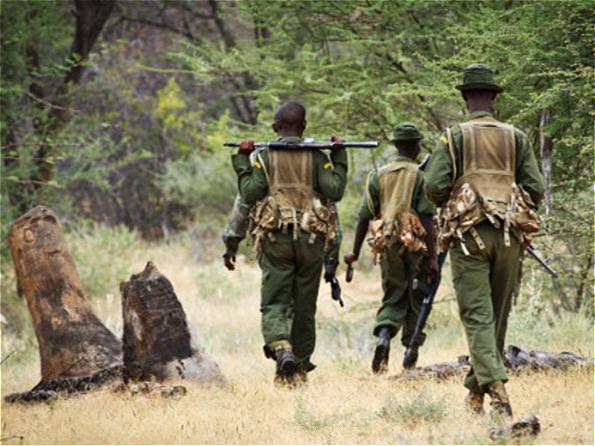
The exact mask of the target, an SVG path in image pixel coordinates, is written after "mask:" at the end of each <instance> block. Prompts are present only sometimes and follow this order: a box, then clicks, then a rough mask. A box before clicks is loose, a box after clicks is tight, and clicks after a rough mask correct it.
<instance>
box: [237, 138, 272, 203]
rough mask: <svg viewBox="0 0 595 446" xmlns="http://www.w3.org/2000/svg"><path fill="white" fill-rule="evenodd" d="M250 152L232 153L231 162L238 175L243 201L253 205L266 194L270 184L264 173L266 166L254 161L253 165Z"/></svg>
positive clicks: (239, 189)
mask: <svg viewBox="0 0 595 446" xmlns="http://www.w3.org/2000/svg"><path fill="white" fill-rule="evenodd" d="M240 150H242V149H240ZM249 153H250V152H247V153H245V152H244V153H242V152H240V153H237V154H236V155H232V157H231V162H232V165H233V169H234V170H235V172H236V175H237V176H238V191H239V192H240V195H241V197H242V201H243V202H244V203H245V204H247V205H248V206H252V205H253V204H254V203H256V202H257V201H260V200H262V199H263V198H264V197H265V196H266V194H267V192H268V190H269V185H268V182H267V179H266V175H265V173H264V166H262V165H261V164H260V163H254V166H252V165H251V164H250V157H249Z"/></svg>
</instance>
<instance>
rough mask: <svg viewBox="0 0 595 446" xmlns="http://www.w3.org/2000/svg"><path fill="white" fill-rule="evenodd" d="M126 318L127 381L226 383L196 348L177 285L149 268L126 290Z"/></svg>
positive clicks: (149, 265) (124, 286)
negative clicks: (185, 380) (173, 285)
mask: <svg viewBox="0 0 595 446" xmlns="http://www.w3.org/2000/svg"><path fill="white" fill-rule="evenodd" d="M120 291H121V293H122V314H123V316H124V336H123V349H124V379H125V380H150V379H156V380H158V381H164V380H169V379H174V380H176V379H190V380H195V381H202V382H225V378H224V377H223V375H222V373H221V371H220V369H219V366H218V365H217V364H216V363H215V362H214V361H213V360H212V359H211V358H210V357H209V356H208V355H207V354H206V352H205V351H204V350H203V349H202V348H201V347H200V346H198V344H196V343H195V340H193V339H192V336H191V334H190V331H189V328H188V323H187V320H186V314H185V313H184V310H183V309H182V305H181V304H180V302H179V301H178V298H177V297H176V294H175V292H174V289H173V287H172V284H171V283H170V281H169V280H168V279H167V278H166V277H165V276H164V275H162V274H161V273H160V272H159V271H158V270H157V268H155V266H154V265H153V264H152V263H151V262H148V263H147V266H146V267H145V270H144V271H143V272H142V273H140V274H135V275H133V276H132V277H130V280H129V281H128V282H124V283H122V284H120Z"/></svg>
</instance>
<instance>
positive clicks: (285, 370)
mask: <svg viewBox="0 0 595 446" xmlns="http://www.w3.org/2000/svg"><path fill="white" fill-rule="evenodd" d="M275 359H276V361H277V370H276V373H275V380H276V381H277V380H280V381H288V380H291V378H293V375H294V374H295V372H296V371H297V363H296V362H295V356H293V352H291V350H285V349H284V348H283V347H279V348H276V349H275Z"/></svg>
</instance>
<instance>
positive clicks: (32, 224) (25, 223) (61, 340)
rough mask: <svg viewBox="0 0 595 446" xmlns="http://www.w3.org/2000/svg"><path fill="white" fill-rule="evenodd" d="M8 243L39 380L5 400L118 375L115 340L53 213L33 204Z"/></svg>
mask: <svg viewBox="0 0 595 446" xmlns="http://www.w3.org/2000/svg"><path fill="white" fill-rule="evenodd" d="M8 243H9V246H10V252H11V255H12V259H13V262H14V266H15V270H16V278H17V287H18V293H19V295H21V296H24V298H25V300H26V302H27V306H28V308H29V312H30V313H31V317H32V319H33V325H34V328H35V335H36V337H37V342H38V344H39V354H40V358H41V381H40V382H39V384H37V385H36V386H35V387H34V389H33V390H32V391H31V392H27V393H26V394H15V395H10V396H8V397H7V398H6V400H7V401H34V400H36V399H40V400H43V399H47V397H48V395H49V393H48V392H50V393H51V392H54V391H68V392H75V391H79V390H83V391H84V390H89V389H90V388H92V387H95V386H100V385H103V384H105V383H107V382H111V381H113V380H114V379H117V378H119V377H120V375H121V367H122V346H121V342H120V340H119V339H117V338H116V337H115V336H114V334H113V333H112V332H110V331H109V330H108V329H107V328H106V327H105V326H104V325H103V324H102V323H101V321H100V320H99V319H98V318H97V316H95V314H94V313H93V309H92V308H91V304H90V303H89V301H88V300H87V298H86V297H85V293H84V291H83V289H82V285H81V281H80V278H79V276H78V273H77V271H76V267H75V265H74V262H73V260H72V257H71V256H70V254H69V253H68V249H67V247H66V242H65V240H64V234H63V232H62V228H61V225H60V222H59V220H58V218H57V216H56V214H55V213H54V212H53V211H51V210H50V209H47V208H45V207H43V206H37V207H35V208H33V209H32V210H30V211H29V212H27V213H26V214H25V215H23V216H22V217H20V218H19V219H17V220H15V221H14V222H13V223H12V225H11V228H10V232H9V234H8ZM36 392H37V393H38V395H39V398H36V395H35V393H36Z"/></svg>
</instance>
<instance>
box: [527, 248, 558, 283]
mask: <svg viewBox="0 0 595 446" xmlns="http://www.w3.org/2000/svg"><path fill="white" fill-rule="evenodd" d="M527 253H528V254H529V255H530V256H531V257H533V259H534V260H536V261H537V263H539V264H540V265H541V266H542V267H543V268H544V269H545V270H546V271H547V272H548V274H550V275H551V276H552V277H553V278H554V279H557V278H558V273H557V272H556V270H554V268H552V267H551V266H550V265H549V264H548V263H547V262H546V261H545V260H543V259H542V258H541V257H539V256H538V255H537V253H536V252H535V248H533V246H531V245H529V246H527Z"/></svg>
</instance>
